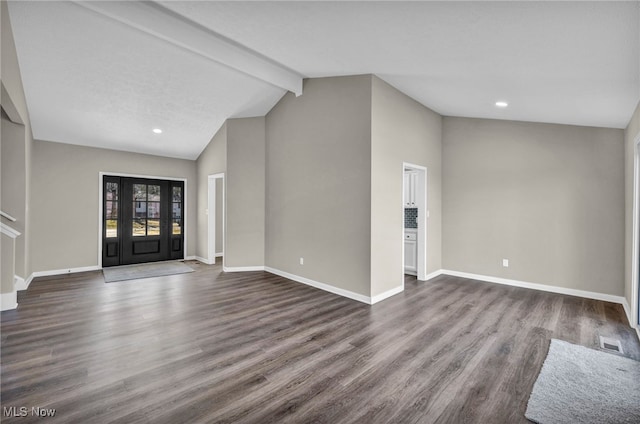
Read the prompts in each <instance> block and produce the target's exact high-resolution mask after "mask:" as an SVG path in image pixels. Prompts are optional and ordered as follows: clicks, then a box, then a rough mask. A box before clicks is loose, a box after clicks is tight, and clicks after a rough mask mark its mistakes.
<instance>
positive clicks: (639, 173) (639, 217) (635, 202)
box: [628, 134, 640, 337]
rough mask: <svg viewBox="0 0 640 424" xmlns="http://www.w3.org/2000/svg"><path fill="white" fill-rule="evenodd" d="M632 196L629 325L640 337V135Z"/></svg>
mask: <svg viewBox="0 0 640 424" xmlns="http://www.w3.org/2000/svg"><path fill="white" fill-rule="evenodd" d="M631 187H632V190H633V193H632V194H631V196H632V197H631V199H632V204H631V222H632V224H631V299H630V301H631V305H630V308H629V314H628V315H629V318H630V319H629V325H631V327H632V328H635V329H636V331H637V332H638V335H639V337H640V324H639V323H638V321H640V316H639V310H640V305H639V304H638V303H639V302H640V300H639V296H640V294H639V293H638V290H640V275H639V272H638V268H639V267H640V263H638V259H639V258H640V240H639V239H638V235H639V234H640V199H638V197H639V196H638V195H639V194H640V134H639V135H638V136H637V137H636V139H635V140H634V141H633V182H632V185H631Z"/></svg>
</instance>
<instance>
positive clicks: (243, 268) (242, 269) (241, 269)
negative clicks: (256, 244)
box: [222, 265, 265, 272]
mask: <svg viewBox="0 0 640 424" xmlns="http://www.w3.org/2000/svg"><path fill="white" fill-rule="evenodd" d="M222 270H223V271H224V272H248V271H264V270H265V267H264V266H262V265H255V266H224V265H223V266H222Z"/></svg>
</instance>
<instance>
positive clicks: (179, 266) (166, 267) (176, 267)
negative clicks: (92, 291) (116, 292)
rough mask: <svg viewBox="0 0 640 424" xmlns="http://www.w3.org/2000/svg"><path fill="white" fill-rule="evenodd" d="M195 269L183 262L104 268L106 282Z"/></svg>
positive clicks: (181, 272) (180, 272)
mask: <svg viewBox="0 0 640 424" xmlns="http://www.w3.org/2000/svg"><path fill="white" fill-rule="evenodd" d="M187 272H193V269H192V268H191V267H189V266H187V265H185V264H184V263H182V262H155V263H149V264H137V265H124V266H116V267H113V268H104V269H103V270H102V273H103V274H104V281H105V282H106V283H113V282H114V281H125V280H137V279H139V278H150V277H162V276H164V275H174V274H185V273H187Z"/></svg>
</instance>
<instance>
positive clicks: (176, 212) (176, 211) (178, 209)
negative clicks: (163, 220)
mask: <svg viewBox="0 0 640 424" xmlns="http://www.w3.org/2000/svg"><path fill="white" fill-rule="evenodd" d="M173 217H174V218H182V205H181V204H180V203H174V204H173Z"/></svg>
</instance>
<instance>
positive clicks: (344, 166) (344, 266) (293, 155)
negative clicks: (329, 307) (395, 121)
mask: <svg viewBox="0 0 640 424" xmlns="http://www.w3.org/2000/svg"><path fill="white" fill-rule="evenodd" d="M266 133H267V138H266V139H267V149H266V175H267V183H266V187H267V188H266V190H267V192H266V249H265V252H266V265H267V266H269V267H272V268H275V269H278V270H281V271H285V272H289V273H292V274H295V275H298V276H301V277H305V278H309V279H311V280H315V281H319V282H322V283H325V284H330V285H332V286H334V287H338V288H341V289H345V290H349V291H352V292H355V293H359V294H361V295H365V296H370V292H371V290H370V267H371V264H370V262H371V259H370V242H371V213H370V212H371V76H370V75H368V76H351V77H335V78H318V79H311V80H306V81H305V83H304V94H303V95H302V96H300V97H295V96H294V95H293V94H291V93H288V94H286V95H285V96H284V97H283V98H282V99H281V100H280V102H279V103H278V104H277V105H276V106H275V107H274V108H273V109H272V110H271V111H270V112H269V114H268V115H267V117H266ZM300 257H304V265H300V264H299V258H300Z"/></svg>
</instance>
